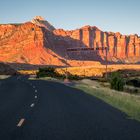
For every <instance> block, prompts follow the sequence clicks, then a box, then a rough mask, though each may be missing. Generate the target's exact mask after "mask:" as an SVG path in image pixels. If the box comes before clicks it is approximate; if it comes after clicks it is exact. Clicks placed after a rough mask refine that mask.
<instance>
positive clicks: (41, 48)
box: [0, 17, 140, 65]
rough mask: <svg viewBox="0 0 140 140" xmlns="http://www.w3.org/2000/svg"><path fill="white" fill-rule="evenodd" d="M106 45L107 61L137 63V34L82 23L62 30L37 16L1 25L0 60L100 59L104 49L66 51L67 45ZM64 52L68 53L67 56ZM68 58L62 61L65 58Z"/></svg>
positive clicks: (55, 62)
mask: <svg viewBox="0 0 140 140" xmlns="http://www.w3.org/2000/svg"><path fill="white" fill-rule="evenodd" d="M75 47H78V48H79V47H88V48H95V49H96V48H104V47H108V49H109V51H108V60H109V61H110V62H112V63H114V62H119V63H120V62H123V63H124V62H126V63H136V62H140V37H139V36H138V35H129V36H128V35H122V34H120V33H113V32H103V31H101V30H100V29H98V28H97V27H95V26H93V27H91V26H85V27H82V28H80V29H76V30H72V31H65V30H63V29H55V28H54V27H53V26H52V25H51V24H50V23H49V22H47V21H44V19H42V18H41V17H37V18H35V19H33V20H32V23H31V22H27V23H23V24H7V25H0V61H2V62H11V63H27V64H49V65H66V63H69V64H70V65H75V63H77V62H78V61H79V60H85V61H100V62H103V61H104V59H105V50H103V49H100V50H97V51H82V52H80V51H79V52H67V53H66V49H67V48H75ZM66 54H67V55H66ZM66 57H67V58H68V59H69V61H67V62H66V61H65V58H66Z"/></svg>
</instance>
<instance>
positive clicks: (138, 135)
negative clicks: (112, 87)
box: [0, 76, 140, 140]
mask: <svg viewBox="0 0 140 140" xmlns="http://www.w3.org/2000/svg"><path fill="white" fill-rule="evenodd" d="M0 140H140V123H139V122H137V121H134V120H130V119H128V117H127V116H126V115H125V114H124V113H122V112H120V111H118V110H117V109H114V108H113V107H111V106H109V105H108V104H106V103H104V102H103V101H101V100H98V99H97V98H95V97H92V96H90V95H87V94H85V93H84V92H82V91H80V90H76V89H74V88H70V87H68V86H65V85H63V84H59V83H55V82H49V81H41V80H38V81H37V80H36V81H31V80H28V78H27V77H26V76H24V77H23V76H20V77H19V76H14V77H11V78H8V79H6V80H0Z"/></svg>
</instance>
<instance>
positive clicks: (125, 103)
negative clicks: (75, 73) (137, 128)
mask: <svg viewBox="0 0 140 140" xmlns="http://www.w3.org/2000/svg"><path fill="white" fill-rule="evenodd" d="M75 87H76V88H78V89H81V90H83V91H84V92H85V93H87V94H90V95H92V96H95V97H97V98H99V99H101V100H103V101H104V102H106V103H108V104H110V105H111V106H113V107H115V108H117V109H119V110H120V111H122V112H124V113H126V114H127V115H128V116H129V117H130V118H131V119H135V120H138V121H140V96H136V95H130V94H127V93H124V92H118V91H114V90H111V89H107V88H101V87H95V86H91V85H87V84H83V83H82V84H81V83H80V84H76V86H75Z"/></svg>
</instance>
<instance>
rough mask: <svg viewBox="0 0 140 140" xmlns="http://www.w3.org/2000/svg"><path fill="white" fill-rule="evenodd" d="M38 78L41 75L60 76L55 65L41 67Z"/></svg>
mask: <svg viewBox="0 0 140 140" xmlns="http://www.w3.org/2000/svg"><path fill="white" fill-rule="evenodd" d="M36 75H37V78H39V77H58V76H60V75H59V74H58V73H57V72H56V71H55V68H53V67H46V68H39V71H38V72H37V74H36Z"/></svg>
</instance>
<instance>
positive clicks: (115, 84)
mask: <svg viewBox="0 0 140 140" xmlns="http://www.w3.org/2000/svg"><path fill="white" fill-rule="evenodd" d="M110 85H111V88H112V89H115V90H118V91H123V87H124V80H123V77H122V76H121V74H120V73H119V72H114V73H112V74H111V77H110Z"/></svg>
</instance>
